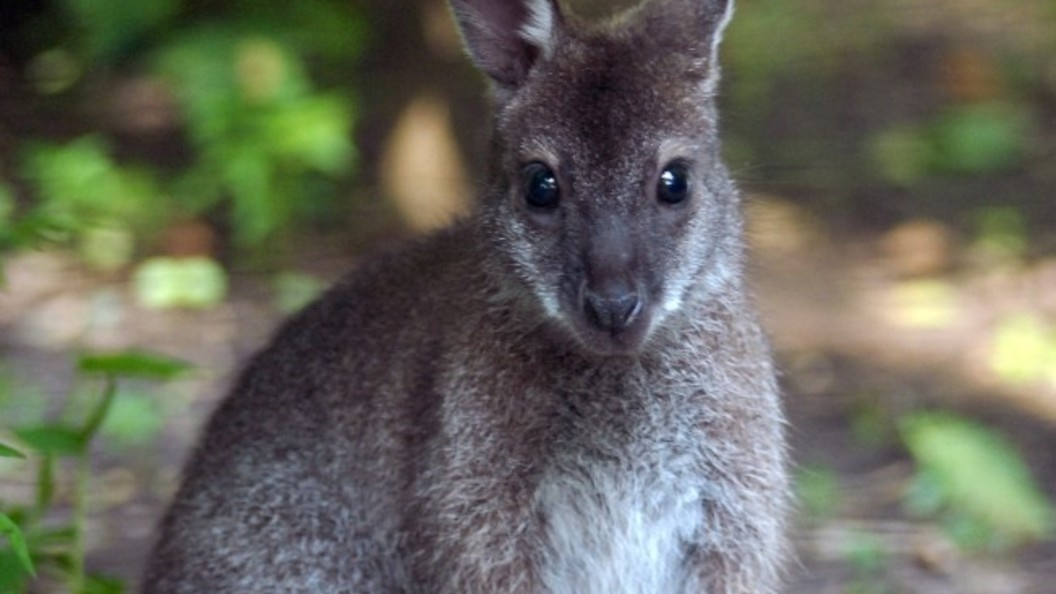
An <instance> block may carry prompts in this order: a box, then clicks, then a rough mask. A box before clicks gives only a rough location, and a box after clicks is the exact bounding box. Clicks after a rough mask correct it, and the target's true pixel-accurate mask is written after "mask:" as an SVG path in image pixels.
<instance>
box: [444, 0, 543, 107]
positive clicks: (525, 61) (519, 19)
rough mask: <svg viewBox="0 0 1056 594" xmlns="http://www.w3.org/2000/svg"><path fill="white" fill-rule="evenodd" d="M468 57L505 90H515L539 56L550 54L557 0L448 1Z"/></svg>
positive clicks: (526, 76)
mask: <svg viewBox="0 0 1056 594" xmlns="http://www.w3.org/2000/svg"><path fill="white" fill-rule="evenodd" d="M450 2H451V9H452V10H453V11H454V13H455V20H456V21H457V22H458V25H459V29H461V31H462V38H463V39H464V40H465V42H466V48H467V49H468V50H469V55H470V57H472V58H473V61H474V62H475V63H476V65H477V67H479V68H480V69H481V70H483V71H484V73H485V74H487V75H488V76H489V77H491V79H492V80H494V81H495V82H496V83H498V84H499V85H500V86H501V87H504V88H506V89H515V88H517V87H519V86H520V85H521V84H522V83H523V82H524V81H525V79H527V78H528V73H529V72H531V69H532V66H533V65H534V64H535V62H536V61H537V60H538V59H539V57H540V56H548V55H550V53H551V52H552V51H553V47H554V44H555V38H556V35H557V29H558V27H559V26H560V23H561V11H560V8H559V7H558V4H557V0H450Z"/></svg>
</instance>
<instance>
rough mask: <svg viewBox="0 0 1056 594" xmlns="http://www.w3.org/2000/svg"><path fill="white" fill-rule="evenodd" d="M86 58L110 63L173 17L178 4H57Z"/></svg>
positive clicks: (113, 0)
mask: <svg viewBox="0 0 1056 594" xmlns="http://www.w3.org/2000/svg"><path fill="white" fill-rule="evenodd" d="M60 7H61V9H62V10H63V12H65V13H66V15H67V16H68V18H70V20H71V21H72V22H73V23H75V26H76V27H77V28H78V30H79V32H80V36H79V41H80V43H81V44H82V45H83V46H84V48H83V49H84V50H85V51H86V52H87V54H88V58H89V59H92V60H102V61H111V60H114V59H115V58H117V57H119V56H120V55H122V54H123V53H124V52H127V51H128V50H130V49H132V48H133V47H134V46H136V45H137V44H139V43H141V42H142V41H143V40H144V39H145V38H146V37H147V36H149V35H150V34H152V33H154V32H156V31H158V30H159V29H160V28H161V27H162V26H163V25H165V24H167V23H168V22H169V21H170V20H171V19H172V18H173V17H174V16H176V13H177V10H178V8H179V3H178V0H60Z"/></svg>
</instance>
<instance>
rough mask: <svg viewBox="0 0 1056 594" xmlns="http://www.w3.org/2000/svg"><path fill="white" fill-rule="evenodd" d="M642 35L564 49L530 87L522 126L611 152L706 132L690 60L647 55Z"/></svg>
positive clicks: (600, 153)
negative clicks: (664, 139)
mask: <svg viewBox="0 0 1056 594" xmlns="http://www.w3.org/2000/svg"><path fill="white" fill-rule="evenodd" d="M635 41H636V40H635V39H633V38H619V37H617V38H611V37H596V38H594V39H589V40H585V41H581V42H579V43H574V44H571V45H570V47H568V48H565V51H560V52H558V54H557V55H555V56H554V58H553V59H552V60H551V61H550V63H548V64H547V65H546V66H544V68H543V69H542V70H541V72H539V75H540V76H538V77H537V78H536V80H535V81H534V84H530V85H529V88H528V89H526V93H525V95H526V96H525V97H524V98H523V99H524V102H523V103H522V104H521V105H522V109H521V110H519V111H520V112H521V113H520V114H519V115H520V117H517V118H515V122H520V123H522V124H523V126H524V127H525V128H527V130H525V129H522V130H520V132H521V133H522V134H523V135H525V136H528V137H533V136H536V137H542V138H539V140H540V141H542V142H544V143H545V142H547V141H551V142H559V143H561V145H563V146H564V147H566V148H569V147H572V146H575V147H577V148H578V150H579V153H580V154H581V155H584V156H585V155H586V154H591V155H594V156H595V157H597V158H605V157H606V155H611V156H615V155H617V154H619V155H623V156H626V153H627V152H628V151H634V150H635V149H640V150H650V146H652V147H653V148H655V146H656V144H657V143H658V142H660V141H661V140H663V138H664V137H667V136H672V135H677V136H686V135H690V136H691V135H693V134H694V133H695V132H697V131H699V130H700V125H701V124H704V123H706V117H705V112H704V109H703V100H704V97H703V96H702V95H701V87H700V85H699V84H698V82H697V81H698V80H699V79H698V78H697V76H696V75H695V74H694V73H693V72H692V71H691V67H690V66H688V64H689V62H688V60H686V59H684V58H682V57H681V56H678V55H672V54H667V55H643V54H642V52H643V51H646V50H644V49H643V47H642V46H643V44H641V43H635ZM646 53H647V54H648V53H649V52H646ZM547 137H549V138H547Z"/></svg>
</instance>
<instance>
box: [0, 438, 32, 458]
mask: <svg viewBox="0 0 1056 594" xmlns="http://www.w3.org/2000/svg"><path fill="white" fill-rule="evenodd" d="M0 458H19V459H22V460H25V459H26V455H25V454H23V453H22V452H21V451H19V450H17V449H15V448H13V447H11V446H9V445H7V444H6V443H2V442H0Z"/></svg>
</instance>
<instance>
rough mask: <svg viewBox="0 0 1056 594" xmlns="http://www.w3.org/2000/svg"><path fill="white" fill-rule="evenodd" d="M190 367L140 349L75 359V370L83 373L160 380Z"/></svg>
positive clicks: (184, 372)
mask: <svg viewBox="0 0 1056 594" xmlns="http://www.w3.org/2000/svg"><path fill="white" fill-rule="evenodd" d="M190 369H191V367H190V365H189V364H187V363H185V362H183V361H180V360H178V359H170V358H168V357H159V356H157V355H152V354H149V353H144V352H142V351H124V352H118V353H110V354H106V355H84V356H82V357H81V358H80V359H78V361H77V370H78V371H80V372H83V373H101V374H105V375H110V376H119V377H125V378H140V379H152V380H162V381H166V380H173V379H176V378H177V377H179V376H181V375H184V374H186V373H187V372H189V371H190Z"/></svg>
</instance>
